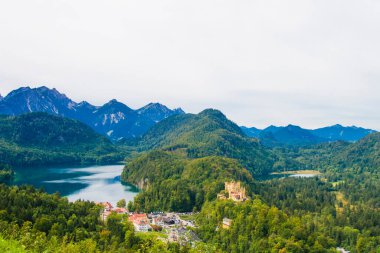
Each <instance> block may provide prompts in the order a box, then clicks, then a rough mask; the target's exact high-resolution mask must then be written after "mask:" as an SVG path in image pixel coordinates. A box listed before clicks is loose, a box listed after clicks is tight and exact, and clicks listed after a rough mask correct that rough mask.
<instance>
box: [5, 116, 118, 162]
mask: <svg viewBox="0 0 380 253" xmlns="http://www.w3.org/2000/svg"><path fill="white" fill-rule="evenodd" d="M122 159H123V157H122V156H121V154H120V152H119V151H118V150H117V149H116V147H115V146H114V145H113V144H112V143H111V142H110V141H109V140H107V139H106V138H105V137H103V136H101V135H99V134H97V133H95V132H94V131H93V130H92V129H91V128H90V127H88V126H86V125H84V124H83V123H80V122H78V121H75V120H71V119H66V118H62V117H57V116H53V115H49V114H47V113H30V114H24V115H21V116H16V117H14V116H1V117H0V160H1V161H2V163H5V164H11V165H15V166H32V165H49V164H80V163H97V162H99V163H104V162H115V161H120V160H122Z"/></svg>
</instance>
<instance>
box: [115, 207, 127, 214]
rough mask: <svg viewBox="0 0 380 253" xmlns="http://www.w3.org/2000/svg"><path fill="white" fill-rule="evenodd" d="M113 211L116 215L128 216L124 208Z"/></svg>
mask: <svg viewBox="0 0 380 253" xmlns="http://www.w3.org/2000/svg"><path fill="white" fill-rule="evenodd" d="M113 211H114V212H116V213H117V214H128V210H127V209H125V208H120V207H118V208H115V209H114V210H113Z"/></svg>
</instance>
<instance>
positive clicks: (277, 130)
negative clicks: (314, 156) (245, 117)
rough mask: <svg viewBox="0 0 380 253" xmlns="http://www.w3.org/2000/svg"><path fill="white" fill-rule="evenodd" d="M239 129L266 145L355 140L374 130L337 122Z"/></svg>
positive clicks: (296, 144)
mask: <svg viewBox="0 0 380 253" xmlns="http://www.w3.org/2000/svg"><path fill="white" fill-rule="evenodd" d="M241 129H242V131H243V132H244V133H245V134H246V135H247V136H249V137H254V138H258V139H260V140H261V142H262V143H263V144H264V145H266V146H281V145H293V146H298V145H312V144H318V143H323V142H333V141H347V142H355V141H358V140H360V139H362V138H363V137H365V136H367V135H369V134H371V133H374V132H376V131H375V130H371V129H365V128H361V127H356V126H350V127H345V126H342V125H339V124H338V125H334V126H329V127H323V128H318V129H313V130H310V129H304V128H301V127H299V126H295V125H288V126H283V127H277V126H269V127H267V128H265V129H262V130H261V129H257V128H255V127H251V128H249V127H244V126H242V127H241Z"/></svg>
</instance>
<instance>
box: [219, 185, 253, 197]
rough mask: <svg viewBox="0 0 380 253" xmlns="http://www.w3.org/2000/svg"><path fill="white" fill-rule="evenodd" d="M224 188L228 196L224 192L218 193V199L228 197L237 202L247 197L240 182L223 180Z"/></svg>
mask: <svg viewBox="0 0 380 253" xmlns="http://www.w3.org/2000/svg"><path fill="white" fill-rule="evenodd" d="M224 190H225V192H226V193H227V194H228V197H227V196H226V195H225V194H218V199H227V198H228V199H231V200H233V201H237V202H242V201H245V200H247V199H248V198H247V195H246V192H245V188H244V187H242V186H241V183H240V182H235V181H232V182H225V183H224Z"/></svg>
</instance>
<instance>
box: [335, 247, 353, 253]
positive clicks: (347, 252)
mask: <svg viewBox="0 0 380 253" xmlns="http://www.w3.org/2000/svg"><path fill="white" fill-rule="evenodd" d="M336 250H337V251H338V252H339V253H350V251H348V250H345V249H343V248H336Z"/></svg>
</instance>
